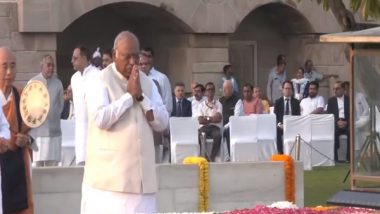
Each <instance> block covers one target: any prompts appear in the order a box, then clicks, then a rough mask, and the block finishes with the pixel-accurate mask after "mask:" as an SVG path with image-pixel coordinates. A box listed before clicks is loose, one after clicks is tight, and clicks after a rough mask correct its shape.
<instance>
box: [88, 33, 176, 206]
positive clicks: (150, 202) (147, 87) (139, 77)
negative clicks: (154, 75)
mask: <svg viewBox="0 0 380 214" xmlns="http://www.w3.org/2000/svg"><path fill="white" fill-rule="evenodd" d="M139 49H140V48H139V41H138V39H137V37H136V36H135V35H134V34H133V33H131V32H129V31H123V32H121V33H119V34H118V35H117V37H116V39H115V43H114V53H113V55H114V56H113V58H114V63H112V64H110V65H109V66H108V67H106V68H105V69H104V70H102V72H101V73H100V75H98V76H97V77H96V78H95V79H94V80H93V81H94V82H92V84H91V87H90V88H89V90H88V91H87V93H86V102H87V106H88V113H89V116H88V117H89V118H88V119H89V123H88V127H89V128H88V145H87V158H86V165H85V170H84V178H83V186H82V207H81V209H82V210H81V211H82V214H88V213H96V214H97V213H155V212H156V200H155V193H156V192H157V183H156V182H157V179H156V170H155V169H156V166H155V160H154V142H153V133H152V132H153V130H154V131H162V130H164V129H166V127H167V125H168V122H169V116H168V112H167V111H166V108H165V106H164V104H163V102H162V99H161V97H160V95H159V93H158V90H157V87H156V86H155V84H154V83H153V81H152V80H151V79H150V78H149V77H148V76H146V75H145V74H144V73H143V72H140V71H139V68H138V65H139Z"/></svg>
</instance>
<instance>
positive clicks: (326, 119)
mask: <svg viewBox="0 0 380 214" xmlns="http://www.w3.org/2000/svg"><path fill="white" fill-rule="evenodd" d="M310 118H311V132H312V135H311V145H312V147H313V148H314V149H316V150H317V151H319V152H321V153H322V154H324V155H326V156H327V157H328V158H327V157H325V156H323V155H321V154H320V153H318V152H317V151H315V150H314V149H313V150H312V151H311V152H312V155H311V165H312V166H334V165H335V163H334V138H335V134H334V132H335V131H334V129H335V126H334V115H333V114H311V115H310Z"/></svg>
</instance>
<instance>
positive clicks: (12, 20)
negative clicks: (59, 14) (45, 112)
mask: <svg viewBox="0 0 380 214" xmlns="http://www.w3.org/2000/svg"><path fill="white" fill-rule="evenodd" d="M0 46H7V47H9V48H10V49H11V50H13V51H14V54H15V56H16V64H17V74H16V81H15V85H16V86H18V87H23V86H24V85H25V83H26V82H27V81H28V80H29V79H30V78H31V77H33V76H34V75H36V74H37V73H39V72H40V60H41V59H42V57H43V56H44V55H45V54H50V55H52V56H53V57H54V58H55V52H56V49H57V45H56V35H55V34H54V33H19V31H18V12H17V2H16V1H14V2H10V1H8V2H1V1H0Z"/></svg>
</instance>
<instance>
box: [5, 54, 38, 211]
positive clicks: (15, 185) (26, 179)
mask: <svg viewBox="0 0 380 214" xmlns="http://www.w3.org/2000/svg"><path fill="white" fill-rule="evenodd" d="M0 65H1V66H0V103H1V104H2V111H0V112H1V113H0V121H1V122H0V144H3V142H2V141H3V139H2V137H3V134H2V132H1V130H3V128H2V127H3V126H4V125H3V122H2V119H1V118H3V116H2V115H3V113H2V112H4V115H5V117H6V119H7V121H8V123H9V126H8V124H7V126H6V127H7V130H8V132H9V130H10V132H11V133H10V141H9V143H8V146H7V147H8V148H7V149H8V151H7V152H5V153H3V154H0V165H1V193H2V199H3V200H2V205H3V209H1V204H0V213H1V211H3V213H12V214H21V213H22V214H32V213H33V198H32V185H31V174H30V172H31V170H30V163H31V158H30V155H29V151H30V150H29V147H30V146H31V145H32V138H31V137H30V136H29V135H26V134H25V130H27V127H26V126H25V125H24V124H23V122H22V119H21V114H20V94H19V92H18V90H17V89H16V88H15V87H14V86H13V82H14V80H15V76H16V59H15V57H14V55H13V53H12V52H11V51H10V50H9V49H8V48H6V47H0ZM0 153H1V152H0Z"/></svg>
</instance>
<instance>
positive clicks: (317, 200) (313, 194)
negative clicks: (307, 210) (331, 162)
mask: <svg viewBox="0 0 380 214" xmlns="http://www.w3.org/2000/svg"><path fill="white" fill-rule="evenodd" d="M349 167H350V166H349V164H343V163H338V164H336V166H334V167H313V170H311V171H305V173H304V187H305V189H304V192H305V207H312V206H318V205H325V204H326V201H327V200H328V199H329V198H330V197H331V196H333V195H334V194H335V193H337V192H339V191H340V190H344V189H349V188H350V182H351V181H350V177H348V179H347V181H346V182H345V183H343V180H344V177H345V176H346V174H347V172H348V170H349Z"/></svg>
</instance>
